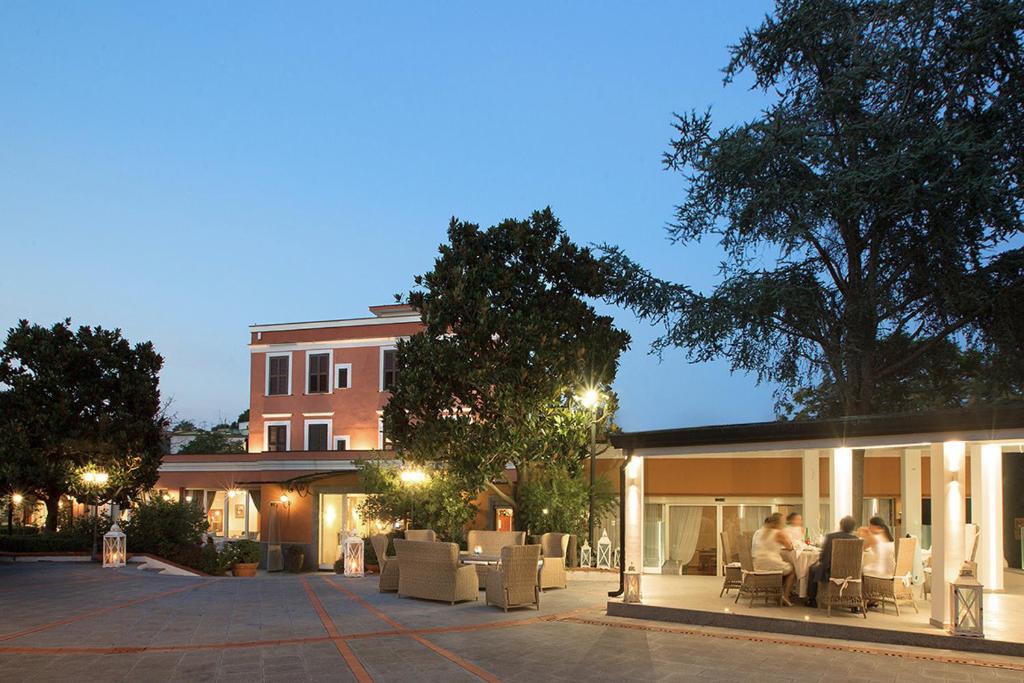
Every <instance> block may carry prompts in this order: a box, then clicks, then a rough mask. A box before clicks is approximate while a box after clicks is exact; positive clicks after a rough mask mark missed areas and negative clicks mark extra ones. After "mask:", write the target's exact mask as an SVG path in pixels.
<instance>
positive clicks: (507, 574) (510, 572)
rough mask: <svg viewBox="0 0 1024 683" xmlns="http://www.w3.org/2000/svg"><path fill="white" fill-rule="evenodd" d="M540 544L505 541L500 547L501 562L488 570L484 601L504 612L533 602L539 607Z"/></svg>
mask: <svg viewBox="0 0 1024 683" xmlns="http://www.w3.org/2000/svg"><path fill="white" fill-rule="evenodd" d="M540 549H541V547H540V546H539V545H507V546H505V547H504V548H502V549H501V564H500V565H499V566H497V567H491V568H490V570H489V571H488V572H487V604H488V605H497V606H498V607H501V608H502V609H504V610H505V611H506V612H507V611H508V608H509V607H526V606H527V605H533V606H535V607H536V608H537V609H540V586H539V585H538V583H537V563H538V562H539V561H540Z"/></svg>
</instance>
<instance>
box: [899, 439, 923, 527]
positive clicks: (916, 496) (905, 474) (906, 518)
mask: <svg viewBox="0 0 1024 683" xmlns="http://www.w3.org/2000/svg"><path fill="white" fill-rule="evenodd" d="M900 501H901V502H902V503H903V525H902V532H903V533H904V534H912V535H913V536H914V537H915V538H917V540H918V542H920V541H921V451H920V450H919V449H917V448H906V449H904V450H903V453H902V455H900Z"/></svg>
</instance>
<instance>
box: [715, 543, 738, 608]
mask: <svg viewBox="0 0 1024 683" xmlns="http://www.w3.org/2000/svg"><path fill="white" fill-rule="evenodd" d="M721 538H722V562H723V563H724V564H725V581H724V582H723V583H722V590H721V591H720V592H719V593H718V597H722V596H723V595H726V594H727V593H728V592H729V590H730V589H732V588H736V589H738V588H740V587H741V586H742V585H743V565H741V564H740V563H739V562H737V561H735V560H734V559H733V558H735V557H736V553H735V552H734V551H733V549H732V542H731V541H730V540H729V535H728V534H727V533H725V532H724V531H723V532H722V534H721Z"/></svg>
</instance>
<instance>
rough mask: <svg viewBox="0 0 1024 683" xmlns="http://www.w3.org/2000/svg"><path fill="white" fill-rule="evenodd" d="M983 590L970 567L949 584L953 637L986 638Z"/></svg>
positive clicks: (950, 618)
mask: <svg viewBox="0 0 1024 683" xmlns="http://www.w3.org/2000/svg"><path fill="white" fill-rule="evenodd" d="M966 564H967V563H965V565H966ZM983 589H984V587H983V586H982V585H981V584H980V583H978V579H977V578H975V576H974V572H973V571H972V570H971V567H970V566H969V565H968V566H965V568H964V569H962V570H961V571H960V576H958V577H957V579H956V581H954V582H952V583H951V584H949V610H950V615H949V621H950V624H951V630H952V631H953V635H955V636H971V637H974V638H984V637H985V630H984V624H983V623H982V616H983V604H982V595H983Z"/></svg>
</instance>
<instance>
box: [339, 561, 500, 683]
mask: <svg viewBox="0 0 1024 683" xmlns="http://www.w3.org/2000/svg"><path fill="white" fill-rule="evenodd" d="M324 581H326V582H327V584H328V585H329V586H331V587H333V588H334V589H336V590H338V591H340V592H341V593H342V594H344V595H346V596H347V597H349V598H351V599H352V600H354V601H355V602H357V603H359V604H360V605H361V606H362V607H363V608H365V609H366V610H368V611H369V612H371V613H372V614H374V615H375V616H376V617H377V618H379V619H380V620H382V621H384V622H385V623H387V624H390V625H391V626H394V627H395V628H396V629H398V631H399V633H400V634H401V635H406V636H409V637H411V638H412V639H413V640H415V641H416V642H417V643H419V644H420V645H423V646H425V647H427V648H429V649H430V650H433V651H434V652H436V653H437V654H439V655H441V656H442V657H444V658H445V659H447V660H449V661H451V662H453V663H455V664H457V665H458V666H460V667H462V668H463V669H465V670H466V671H468V672H469V673H471V674H473V675H474V676H476V677H477V678H479V679H480V680H482V681H487V683H501V679H500V678H498V677H497V676H495V675H493V674H491V673H489V672H487V671H484V670H483V669H481V668H480V667H479V666H477V665H476V664H474V663H473V662H470V661H468V660H466V659H463V658H462V657H460V656H458V655H457V654H455V653H454V652H452V651H451V650H446V649H445V648H443V647H441V646H440V645H436V644H434V643H432V642H430V641H429V640H427V639H426V638H423V637H422V636H420V635H419V634H418V632H417V631H413V630H411V629H407V628H405V627H404V626H402V624H400V623H398V622H397V621H395V620H394V619H392V618H391V616H389V615H388V614H385V613H384V612H383V611H382V610H380V609H378V608H376V607H374V606H373V605H371V604H370V603H368V602H367V601H366V600H364V599H363V598H362V596H360V595H357V594H356V593H353V592H352V591H350V590H349V589H347V588H345V587H344V586H341V585H340V584H338V583H336V582H335V581H334V580H333V579H331V578H328V577H326V576H325V577H324ZM435 632H436V631H435ZM453 632H454V631H453Z"/></svg>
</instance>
